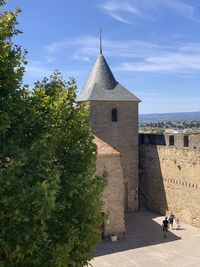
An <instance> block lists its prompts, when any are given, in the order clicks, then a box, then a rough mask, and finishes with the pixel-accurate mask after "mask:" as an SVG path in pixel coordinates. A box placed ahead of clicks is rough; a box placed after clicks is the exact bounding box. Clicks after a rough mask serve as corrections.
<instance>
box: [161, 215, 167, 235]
mask: <svg viewBox="0 0 200 267" xmlns="http://www.w3.org/2000/svg"><path fill="white" fill-rule="evenodd" d="M168 228H169V221H168V220H167V217H165V219H164V220H163V223H162V229H163V238H167V232H168Z"/></svg>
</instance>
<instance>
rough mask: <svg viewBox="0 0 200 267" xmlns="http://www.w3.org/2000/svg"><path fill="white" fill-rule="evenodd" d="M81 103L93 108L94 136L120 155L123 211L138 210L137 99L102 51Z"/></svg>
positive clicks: (91, 73) (79, 100)
mask: <svg viewBox="0 0 200 267" xmlns="http://www.w3.org/2000/svg"><path fill="white" fill-rule="evenodd" d="M77 101H78V102H81V103H84V102H87V103H89V105H90V126H91V129H92V132H93V133H94V134H95V135H96V136H98V137H99V138H101V139H102V140H104V141H105V142H107V143H108V144H110V145H111V146H112V147H113V148H115V149H116V150H117V151H119V152H120V154H121V165H122V168H123V176H124V189H125V196H124V208H125V210H126V211H135V210H137V209H138V103H139V102H140V99H138V98H137V97H136V96H135V95H134V94H132V93H131V92H129V91H128V90H127V89H126V88H124V87H123V86H122V85H121V84H120V83H118V82H117V81H116V79H115V77H114V76H113V74H112V72H111V70H110V68H109V66H108V64H107V62H106V60H105V58H104V56H103V54H102V48H101V47H100V53H99V55H98V57H97V60H96V63H95V64H94V66H93V68H92V70H91V72H90V74H89V76H88V79H87V80H86V82H85V85H84V87H83V89H82V91H81V93H80V95H79V97H78V100H77Z"/></svg>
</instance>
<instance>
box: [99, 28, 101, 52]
mask: <svg viewBox="0 0 200 267" xmlns="http://www.w3.org/2000/svg"><path fill="white" fill-rule="evenodd" d="M99 33H100V54H102V28H101V26H100V31H99Z"/></svg>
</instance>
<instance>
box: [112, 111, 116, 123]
mask: <svg viewBox="0 0 200 267" xmlns="http://www.w3.org/2000/svg"><path fill="white" fill-rule="evenodd" d="M111 117H112V121H114V122H116V121H117V109H116V108H113V109H112V111H111Z"/></svg>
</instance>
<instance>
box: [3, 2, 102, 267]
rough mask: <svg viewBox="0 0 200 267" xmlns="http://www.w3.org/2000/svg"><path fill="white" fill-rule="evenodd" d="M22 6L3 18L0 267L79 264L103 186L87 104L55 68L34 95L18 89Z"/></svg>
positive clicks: (91, 243) (93, 238) (94, 237)
mask: <svg viewBox="0 0 200 267" xmlns="http://www.w3.org/2000/svg"><path fill="white" fill-rule="evenodd" d="M3 4H4V1H1V0H0V5H1V6H2V5H3ZM19 12H20V10H16V12H7V11H3V10H1V17H0V51H2V52H1V55H0V75H1V76H0V229H1V230H0V266H5V267H7V266H8V267H11V266H19V267H25V266H26V267H27V266H30V267H32V266H33V267H36V266H44V267H46V266H48V267H49V266H52V267H62V266H63V267H64V266H66V267H67V266H69V267H72V266H75V267H79V266H84V265H85V264H87V262H88V260H89V259H90V258H91V253H92V251H93V250H94V248H95V245H96V243H97V241H98V240H99V236H100V235H99V231H98V226H99V225H100V223H101V213H100V209H101V205H102V203H101V193H102V190H103V187H104V180H103V179H102V177H98V176H94V171H95V158H96V147H95V145H94V144H93V142H92V134H91V132H90V129H89V126H88V110H87V108H86V107H84V106H78V105H77V104H76V101H75V99H76V89H77V88H76V84H75V81H74V80H73V79H70V80H69V82H65V81H64V80H63V79H62V77H61V75H60V73H59V72H55V73H54V74H53V75H52V76H51V77H50V78H49V79H47V78H45V79H44V80H43V81H41V82H38V83H36V85H35V88H34V90H33V93H32V94H30V92H29V91H28V89H27V88H25V87H24V88H21V84H22V78H23V73H24V64H25V63H26V62H25V54H24V53H23V52H22V50H21V48H20V47H19V46H16V45H14V44H13V43H12V38H13V36H15V35H17V34H18V33H20V32H19V31H18V30H17V29H16V25H17V15H18V13H19ZM25 53H26V52H25Z"/></svg>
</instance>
